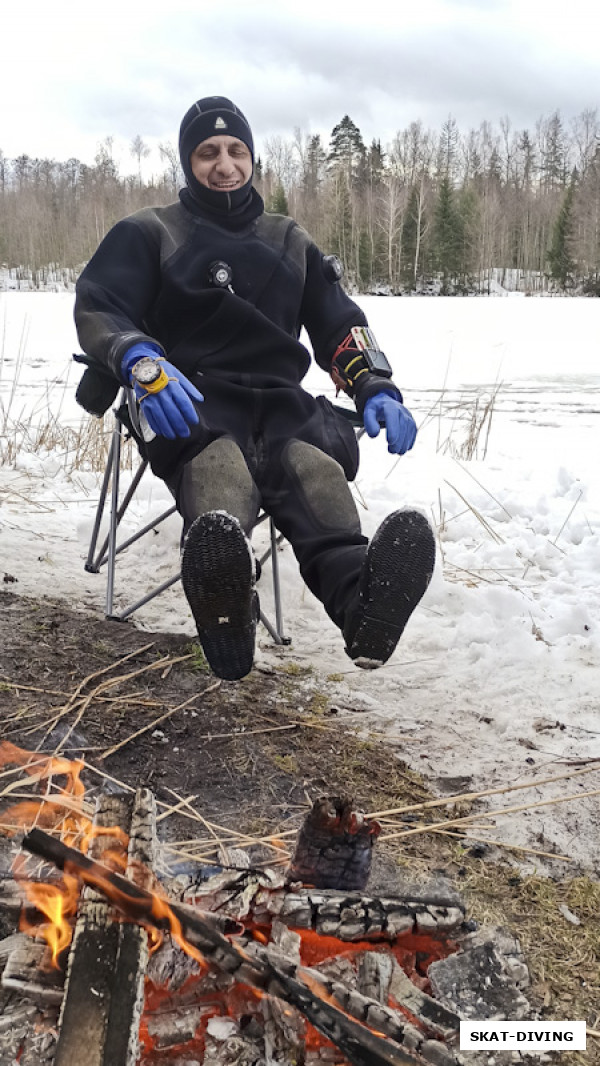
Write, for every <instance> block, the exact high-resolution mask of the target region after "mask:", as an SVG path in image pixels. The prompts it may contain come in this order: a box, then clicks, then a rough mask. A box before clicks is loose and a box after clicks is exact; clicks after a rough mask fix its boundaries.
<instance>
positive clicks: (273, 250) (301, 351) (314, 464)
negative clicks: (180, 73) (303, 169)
mask: <svg viewBox="0 0 600 1066" xmlns="http://www.w3.org/2000/svg"><path fill="white" fill-rule="evenodd" d="M179 150H180V156H181V165H182V168H183V172H184V174H185V178H186V187H185V188H184V189H182V191H181V192H180V199H179V202H177V203H175V204H170V205H169V206H167V207H162V208H146V209H144V210H142V211H138V212H137V213H136V214H134V215H131V216H130V217H128V218H125V219H123V220H122V221H121V222H119V223H118V224H117V225H116V226H115V227H114V228H113V229H112V230H111V231H110V232H109V233H108V234H107V236H106V237H105V238H104V240H103V241H102V243H101V244H100V246H99V248H98V249H97V251H96V253H95V254H94V256H93V257H92V259H91V260H90V262H89V263H88V265H87V267H86V268H85V270H84V271H83V273H82V275H81V277H80V278H79V281H78V284H77V299H76V306H75V320H76V325H77V330H78V333H79V339H80V342H81V344H82V346H83V349H84V351H85V352H86V353H87V355H88V356H89V357H91V358H92V359H93V360H94V361H96V362H99V363H101V364H104V367H105V368H108V369H109V370H110V371H111V372H112V374H113V375H114V376H115V378H116V379H118V380H119V381H120V382H121V383H122V384H124V385H128V386H133V388H134V389H135V393H136V396H137V397H138V399H139V401H140V409H141V413H142V418H143V420H144V421H145V422H146V423H147V425H148V426H149V429H150V432H149V433H147V434H146V436H147V437H148V438H151V439H148V440H147V443H146V450H147V454H148V458H149V461H150V464H151V467H152V469H153V471H154V473H155V474H157V475H158V476H159V477H161V478H163V479H164V480H165V481H166V483H167V484H168V485H169V487H170V489H171V490H172V492H173V494H174V496H175V499H176V502H177V507H178V510H179V511H180V513H181V515H182V516H183V520H184V538H185V539H184V542H183V550H182V582H183V588H184V591H185V594H186V596H187V599H188V602H189V604H190V607H191V610H192V613H193V616H194V619H195V622H196V625H197V628H198V634H199V638H200V642H201V644H202V647H203V649H204V653H205V655H206V658H207V660H208V662H209V663H210V665H211V667H212V669H213V671H214V672H215V673H216V674H217V675H218V676H220V677H223V678H228V679H231V680H235V679H238V678H241V677H243V676H245V674H247V673H248V672H249V670H250V669H251V667H252V663H253V659H254V644H255V631H256V621H257V617H258V598H257V595H256V591H255V589H254V577H255V575H254V563H253V557H252V553H251V550H250V548H249V542H248V540H247V536H249V534H250V532H251V530H252V527H253V525H254V523H255V520H256V517H257V514H258V510H259V507H261V506H262V507H263V508H264V510H265V511H266V512H267V513H268V514H270V515H271V516H272V517H273V519H274V521H275V523H276V525H277V527H278V529H279V530H280V531H281V533H282V534H283V535H284V536H285V537H286V539H287V540H289V542H290V543H291V545H292V548H293V550H294V552H295V555H296V557H297V559H298V562H299V564H300V571H301V574H302V576H303V578H304V580H305V581H306V584H307V585H308V587H309V588H310V590H311V591H312V592H313V593H314V594H315V596H317V597H318V598H319V599H320V600H321V602H322V603H323V604H324V607H325V609H326V611H327V613H328V614H329V616H330V617H331V618H332V619H333V621H334V622H335V623H336V625H338V626H339V628H340V629H341V631H342V633H343V636H344V640H345V645H346V652H347V654H348V655H349V656H350V658H352V659H353V660H354V661H355V662H356V663H357V665H359V666H365V667H373V666H379V665H381V664H382V663H383V662H386V661H387V660H388V659H389V657H390V655H391V654H392V652H393V651H394V648H395V647H396V644H397V642H398V640H399V638H400V636H401V634H402V631H403V629H404V626H405V625H406V622H407V621H408V618H409V617H410V615H411V613H412V611H413V610H414V608H415V607H416V606H417V604H418V602H419V600H420V599H421V597H422V596H423V594H424V592H425V590H426V588H427V585H428V583H429V580H430V578H431V574H432V571H433V567H434V561H435V543H434V538H433V534H432V532H431V529H430V527H429V524H428V522H427V521H426V519H425V518H424V517H423V516H422V515H421V514H419V513H418V512H415V511H405V512H402V511H400V512H396V513H394V514H392V515H390V516H388V518H386V520H385V521H384V522H383V524H382V526H381V527H380V529H379V530H378V531H377V533H376V535H375V537H374V538H373V540H372V541H371V544H370V545H368V542H367V539H366V537H364V536H363V535H362V533H361V530H360V522H359V518H358V513H357V510H356V506H355V504H354V500H353V498H352V495H351V493H350V490H349V488H348V484H347V482H348V480H353V478H354V477H355V476H356V471H357V468H358V448H357V443H356V437H355V434H354V430H353V429H352V427H351V426H350V424H349V423H348V422H347V420H346V419H344V418H343V416H341V415H340V414H339V413H338V412H336V411H335V409H334V408H333V406H332V405H331V404H330V403H329V402H328V401H327V400H326V399H325V398H324V397H322V396H321V397H317V398H316V399H315V398H314V397H313V396H311V395H310V394H309V393H307V392H306V391H305V390H304V389H303V388H302V386H301V381H302V378H303V377H304V375H305V374H306V372H307V369H308V367H309V365H310V357H309V354H308V352H307V350H306V348H305V347H304V346H303V345H302V344H300V342H299V340H298V338H299V335H300V330H301V328H302V327H303V326H304V327H305V328H306V330H307V332H308V335H309V337H310V339H311V343H312V346H313V350H314V355H315V359H316V361H317V363H318V364H319V366H321V367H322V368H323V369H324V370H326V371H327V372H328V373H330V374H331V376H332V377H333V380H334V381H335V382H336V384H337V385H338V387H340V388H342V389H343V390H345V392H347V393H348V394H349V395H350V396H351V397H352V398H353V399H354V401H355V404H356V407H357V410H358V412H359V413H360V415H361V417H363V419H364V424H365V427H366V430H367V432H368V433H369V435H370V436H376V435H377V434H378V433H379V429H380V424H381V425H384V426H385V430H386V434H387V440H388V448H389V450H390V451H391V452H393V453H396V454H403V453H404V452H406V451H407V450H408V449H410V448H411V447H412V445H413V443H414V439H415V436H416V426H415V423H414V420H413V418H412V416H411V414H410V412H409V411H408V410H407V409H406V408H405V407H404V405H403V403H402V396H401V393H400V391H399V390H398V389H397V387H396V386H395V385H394V383H393V382H392V380H391V369H390V367H389V364H388V362H387V360H386V358H385V356H384V355H383V353H382V352H380V351H379V350H378V349H377V346H376V344H375V342H374V338H373V337H372V334H371V333H370V331H369V330H368V325H367V320H366V318H365V316H364V314H363V313H362V311H361V310H360V308H359V307H358V306H357V305H356V304H355V303H354V302H353V301H352V300H351V299H350V298H349V297H348V296H347V295H346V293H345V292H344V291H343V289H342V287H341V285H340V283H339V281H340V275H341V270H340V267H339V262H338V261H337V260H336V259H335V257H333V256H324V255H323V253H322V252H321V251H320V250H319V249H318V248H317V247H316V245H315V244H314V243H313V242H312V241H311V239H310V237H309V236H308V234H307V233H305V232H304V230H302V229H301V227H300V226H298V225H297V223H295V222H294V221H293V220H292V219H290V218H285V217H283V216H281V215H269V214H265V213H264V205H263V202H262V199H261V197H260V196H259V194H258V193H257V192H256V190H255V189H253V187H252V174H253V167H254V145H253V138H252V133H251V130H250V127H249V125H248V122H247V120H246V118H245V116H244V115H243V114H242V112H241V111H240V110H239V108H237V107H236V106H235V104H233V103H232V102H231V100H228V99H226V98H224V97H214V96H213V97H206V98H204V99H202V100H199V101H198V102H197V103H196V104H194V105H193V107H191V108H190V110H189V111H188V112H187V114H186V115H185V116H184V118H183V121H182V123H181V129H180V137H179Z"/></svg>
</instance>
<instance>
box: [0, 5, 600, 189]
mask: <svg viewBox="0 0 600 1066" xmlns="http://www.w3.org/2000/svg"><path fill="white" fill-rule="evenodd" d="M597 9H598V10H600V5H599V4H597V2H595V0H594V2H592V0H569V2H568V3H566V2H565V3H560V4H558V3H556V2H554V0H488V2H483V0H410V2H407V0H395V3H393V2H392V0H388V2H386V3H383V2H381V0H362V2H361V3H360V4H359V3H357V2H356V0H302V2H300V3H299V2H294V3H293V4H292V3H289V2H287V0H280V2H275V0H256V2H255V3H251V2H245V3H242V2H240V0H231V2H229V3H226V2H224V0H220V2H217V0H213V2H211V3H210V4H207V3H206V0H195V2H192V0H160V2H157V0H145V2H143V3H141V2H135V3H133V2H128V0H121V2H120V3H119V2H117V0H100V2H99V3H98V4H94V5H86V4H83V3H82V2H81V0H78V2H75V0H62V2H59V3H57V4H54V5H50V4H48V3H43V2H41V0H29V2H27V3H24V2H22V3H21V4H20V5H19V6H16V5H11V7H10V8H8V6H6V7H4V6H3V10H2V13H1V14H0V34H1V36H2V42H3V49H2V52H3V62H2V68H3V79H2V80H3V90H4V91H3V98H2V104H1V107H0V149H2V150H3V151H4V153H5V154H6V155H7V156H13V155H16V154H20V153H22V152H26V153H28V154H29V155H39V156H42V155H47V156H52V157H54V158H56V159H66V158H68V157H69V156H72V155H74V156H78V157H79V158H80V159H83V160H84V161H87V162H91V161H92V160H93V157H94V154H95V152H96V149H97V145H98V143H99V142H100V141H101V140H103V138H105V137H106V136H108V135H111V136H113V137H114V138H115V146H116V148H117V152H118V153H120V155H121V158H122V161H123V166H124V168H125V169H128V168H129V169H133V162H132V160H131V157H130V156H129V154H128V146H129V143H130V141H131V139H132V138H133V137H134V136H135V135H136V134H140V135H141V136H142V137H143V138H144V140H145V141H146V142H147V143H148V144H149V145H150V146H152V148H153V149H154V150H155V151H154V153H153V156H152V157H151V161H149V163H148V166H153V168H154V169H158V168H159V160H158V155H157V153H156V147H157V145H158V143H159V142H160V141H173V142H174V141H175V140H176V137H177V130H178V126H179V121H180V119H181V117H182V115H183V113H184V112H185V111H186V110H187V108H188V107H189V105H190V104H191V103H193V101H194V100H195V99H197V98H198V97H200V96H204V95H212V94H224V95H228V96H231V97H232V98H233V99H234V100H235V102H236V103H237V104H239V106H240V107H242V109H243V110H244V111H245V113H246V115H247V117H248V119H249V121H250V123H251V125H252V127H253V130H254V134H255V138H256V140H257V142H258V145H259V148H260V146H261V142H264V139H265V138H266V137H270V136H273V135H277V134H279V135H282V136H290V137H291V136H292V135H293V131H294V128H295V127H300V128H301V129H302V130H303V131H305V132H310V133H321V134H322V135H323V137H324V139H325V141H327V140H328V137H329V134H330V132H331V129H332V127H333V126H334V125H335V124H336V123H337V122H339V120H340V118H341V117H342V116H343V115H344V114H345V113H348V114H350V116H351V117H352V118H353V120H354V121H355V122H356V123H357V125H358V126H359V127H360V129H361V132H362V134H363V137H364V139H365V141H367V142H369V141H370V140H371V139H372V138H373V137H380V138H381V139H382V141H383V143H384V144H386V143H387V142H389V141H390V140H391V139H392V137H393V136H394V134H395V132H396V131H397V130H399V129H401V128H403V127H404V126H406V125H407V124H408V123H409V122H411V121H413V120H415V119H419V118H420V119H421V120H422V121H423V123H424V124H425V126H429V127H431V128H433V129H439V127H440V124H441V123H442V122H443V121H444V119H445V118H447V117H448V115H449V114H451V115H453V116H454V117H455V118H456V120H457V122H458V124H459V127H460V128H461V129H462V130H464V131H466V130H467V129H469V128H470V127H471V126H479V124H480V123H481V122H482V121H483V120H484V119H487V120H488V121H491V122H494V123H497V122H498V121H499V119H500V118H501V117H502V116H505V115H507V116H508V117H509V118H510V119H511V121H512V124H513V126H514V127H516V128H524V127H526V126H527V127H529V128H531V129H532V128H533V127H534V125H535V122H536V120H537V119H538V118H539V117H540V116H541V115H549V114H551V113H552V112H553V111H555V110H557V109H558V110H560V112H561V114H562V116H563V118H564V119H565V120H567V121H568V120H569V119H570V118H572V117H573V116H575V115H577V114H579V113H580V112H581V111H583V110H584V109H586V108H597V107H598V108H600V63H599V62H598V49H597V41H598V30H599V29H600V15H599V14H597V13H596V11H597Z"/></svg>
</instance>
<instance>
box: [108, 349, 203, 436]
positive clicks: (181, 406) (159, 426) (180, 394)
mask: <svg viewBox="0 0 600 1066" xmlns="http://www.w3.org/2000/svg"><path fill="white" fill-rule="evenodd" d="M145 356H146V357H147V356H149V357H150V358H152V359H156V357H157V356H161V366H162V368H163V370H164V371H165V373H166V374H167V376H168V377H169V378H170V381H169V384H168V385H165V387H164V389H161V391H160V392H154V393H149V392H147V391H146V389H145V388H144V386H143V385H138V384H137V383H133V388H134V391H135V395H136V397H137V399H138V400H140V401H141V400H143V411H144V414H145V416H146V420H147V422H148V425H149V426H150V429H152V430H154V432H155V433H157V434H159V436H161V437H166V438H167V439H168V440H175V438H176V437H189V435H190V426H195V425H197V423H198V415H197V413H196V409H195V407H194V405H193V403H192V400H196V401H197V402H198V403H202V401H203V400H204V396H203V395H202V393H201V392H198V389H197V388H196V386H195V385H192V383H191V381H188V379H187V378H186V376H185V374H183V373H182V372H181V370H178V369H177V367H175V366H173V364H172V363H168V362H167V360H166V359H164V358H163V357H162V352H161V350H160V348H156V347H155V346H154V345H152V344H134V345H133V347H132V348H129V350H128V351H127V352H125V355H124V356H123V361H122V363H121V369H122V371H123V375H124V377H126V378H127V380H128V381H129V382H130V383H132V377H131V368H132V367H133V366H134V365H135V363H137V362H138V360H140V359H143V358H144V357H145Z"/></svg>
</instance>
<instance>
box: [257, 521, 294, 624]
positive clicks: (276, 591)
mask: <svg viewBox="0 0 600 1066" xmlns="http://www.w3.org/2000/svg"><path fill="white" fill-rule="evenodd" d="M269 533H270V536H271V568H272V574H273V597H274V600H275V630H273V627H272V626H271V625H268V624H267V622H266V619H264V618H263V617H262V614H261V621H262V623H263V625H265V626H266V628H267V629H268V631H269V633H270V634H271V636H272V637H273V640H274V641H275V642H276V644H291V643H292V641H291V638H290V637H286V636H285V635H284V632H283V611H282V608H281V582H280V579H279V557H278V554H277V530H276V529H275V523H274V521H273V519H272V518H269Z"/></svg>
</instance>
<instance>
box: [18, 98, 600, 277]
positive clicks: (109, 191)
mask: <svg viewBox="0 0 600 1066" xmlns="http://www.w3.org/2000/svg"><path fill="white" fill-rule="evenodd" d="M130 150H131V154H132V156H133V158H134V159H135V161H136V164H137V166H136V173H135V174H130V175H122V174H121V173H120V172H119V168H118V165H117V163H116V162H115V159H114V152H113V142H112V139H111V138H106V140H105V141H103V142H102V144H100V146H99V148H98V151H97V154H96V157H95V160H94V163H93V164H92V165H88V164H84V163H82V162H81V161H79V160H78V159H69V160H67V161H66V162H57V161H55V160H53V159H35V158H31V157H29V156H27V155H22V156H19V157H18V158H16V159H7V158H6V157H5V156H4V154H3V153H2V152H1V151H0V263H2V264H5V265H6V266H8V267H9V268H12V269H14V270H22V271H30V272H32V273H33V275H34V276H35V277H36V278H38V279H39V278H41V279H43V277H44V272H45V271H47V270H48V269H50V268H51V267H52V266H54V268H55V269H56V268H57V267H59V268H61V269H63V270H65V271H68V272H69V273H70V274H71V275H72V276H76V274H77V272H78V271H79V270H80V269H81V268H82V266H83V265H84V264H85V262H86V261H87V260H88V258H89V257H90V255H91V254H92V253H93V251H94V249H95V248H96V247H97V245H98V243H99V241H100V240H101V239H102V237H103V236H104V234H105V233H106V232H107V231H108V229H109V228H110V227H111V226H112V225H113V224H114V223H115V222H116V221H117V220H118V219H120V218H122V217H124V216H125V215H127V214H130V213H131V212H133V211H135V210H137V209H138V208H140V207H144V206H147V205H150V204H166V203H170V202H171V201H173V200H174V199H175V198H176V196H177V192H178V189H179V188H180V186H181V183H182V174H181V172H180V168H179V160H178V155H177V149H176V148H175V146H174V145H172V144H170V143H165V144H161V145H160V156H161V159H162V163H163V168H164V169H163V171H162V173H161V174H160V175H159V176H158V177H156V176H154V177H152V178H151V179H150V180H144V178H143V175H142V160H143V159H144V158H145V156H147V155H148V152H149V149H148V148H147V146H146V144H145V142H144V141H143V139H142V138H141V137H140V136H137V137H135V138H134V139H133V141H132V142H131V146H130ZM255 184H256V186H257V188H258V190H259V191H260V192H261V193H262V195H263V196H264V198H265V202H266V206H267V209H268V210H271V211H277V212H281V213H284V214H291V215H292V216H293V217H294V218H296V219H297V220H298V222H299V223H300V224H301V225H303V226H304V227H305V228H306V229H307V230H308V232H309V233H310V234H311V235H312V237H313V238H314V239H315V241H316V242H317V244H319V246H320V247H321V248H322V249H323V250H324V251H326V252H328V253H334V254H336V255H338V256H339V257H340V259H341V260H342V263H343V266H344V269H345V275H346V284H347V285H348V287H350V288H351V289H353V290H355V291H359V292H385V293H392V294H399V293H402V292H409V291H426V292H427V291H429V292H431V291H439V292H442V293H444V294H446V293H448V294H460V293H467V292H472V291H484V292H485V291H486V287H487V289H488V290H489V287H490V285H491V281H492V279H494V278H495V279H497V280H500V281H502V280H503V279H505V278H506V276H508V275H509V276H510V278H511V279H512V281H511V283H512V284H513V285H518V284H520V286H521V287H524V288H527V289H533V290H535V289H541V288H547V287H549V288H552V289H557V290H559V291H565V292H569V291H570V292H575V293H585V294H589V295H596V296H598V295H600V118H599V116H598V112H597V111H596V110H592V109H588V110H585V111H583V112H582V113H581V114H580V115H578V116H577V117H576V118H575V119H573V120H572V121H571V122H570V123H569V124H566V123H565V122H564V121H563V119H562V118H561V116H560V113H559V112H554V113H553V114H551V115H550V116H545V117H542V118H540V119H539V120H538V122H537V123H536V124H535V129H533V130H527V129H525V130H519V129H514V128H513V127H512V124H511V122H510V120H509V119H508V118H504V119H502V120H501V121H500V123H499V125H498V126H497V127H496V126H495V125H493V124H492V123H489V122H483V123H482V124H481V125H480V126H479V128H478V129H471V130H469V131H468V132H466V133H463V132H461V131H460V130H459V128H458V125H457V123H456V121H455V120H454V119H453V118H452V117H449V118H448V119H447V120H446V121H445V122H444V123H443V124H442V126H441V128H440V129H439V130H438V131H432V130H430V129H427V128H426V127H425V126H424V125H423V123H422V122H421V121H415V122H411V123H410V125H408V126H407V127H406V128H405V129H402V130H399V131H398V133H397V134H396V135H395V137H394V138H393V140H392V142H391V143H390V144H387V145H386V146H385V148H384V147H383V146H382V144H381V141H380V140H373V141H372V142H371V144H370V145H367V144H365V142H364V140H363V136H362V134H361V131H360V129H359V127H358V126H357V125H356V124H355V123H354V122H353V120H352V119H351V118H350V116H349V115H344V117H343V118H342V119H341V121H340V122H339V123H338V124H337V125H336V126H335V127H334V129H333V130H332V132H331V135H330V138H329V143H328V144H325V143H323V141H322V139H321V136H320V135H319V134H314V135H311V134H306V133H303V132H302V131H301V130H296V131H295V133H294V136H293V137H291V138H287V139H286V138H283V137H279V136H277V137H271V138H269V139H267V140H266V142H265V144H264V150H263V153H262V154H261V156H260V157H259V158H258V159H257V164H256V178H255Z"/></svg>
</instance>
